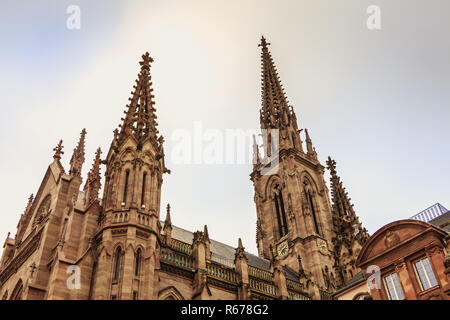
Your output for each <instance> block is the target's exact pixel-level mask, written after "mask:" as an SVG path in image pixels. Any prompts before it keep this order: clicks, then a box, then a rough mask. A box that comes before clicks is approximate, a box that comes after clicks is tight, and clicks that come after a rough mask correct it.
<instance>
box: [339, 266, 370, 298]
mask: <svg viewBox="0 0 450 320" xmlns="http://www.w3.org/2000/svg"><path fill="white" fill-rule="evenodd" d="M364 281H365V279H364V270H361V271H360V272H358V273H357V274H355V276H354V277H353V278H351V279H350V280H349V281H348V282H347V283H346V284H345V285H344V286H343V287H341V288H340V289H339V290H337V291H336V292H335V293H334V294H333V296H336V295H337V294H339V293H341V292H344V291H345V290H347V289H349V288H351V287H353V286H354V285H356V284H359V283H361V282H364Z"/></svg>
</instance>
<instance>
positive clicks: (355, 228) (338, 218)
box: [327, 157, 369, 242]
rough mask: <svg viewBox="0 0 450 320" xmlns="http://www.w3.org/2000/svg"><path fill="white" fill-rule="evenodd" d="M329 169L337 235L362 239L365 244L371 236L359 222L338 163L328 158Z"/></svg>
mask: <svg viewBox="0 0 450 320" xmlns="http://www.w3.org/2000/svg"><path fill="white" fill-rule="evenodd" d="M327 169H328V170H330V180H331V197H332V210H333V220H334V226H335V232H336V234H338V235H341V236H343V237H346V238H348V239H352V238H353V237H355V236H356V237H358V238H361V240H362V242H365V241H366V240H367V239H368V237H369V235H368V233H367V230H366V229H365V228H363V227H362V226H361V223H360V222H359V219H358V216H357V215H356V213H355V211H354V209H353V204H351V202H350V200H351V198H350V197H349V196H348V193H347V192H346V191H345V188H344V186H343V184H342V181H341V179H340V177H339V176H338V175H337V172H336V161H334V160H332V159H331V157H328V160H327Z"/></svg>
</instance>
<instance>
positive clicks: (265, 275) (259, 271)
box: [248, 266, 273, 282]
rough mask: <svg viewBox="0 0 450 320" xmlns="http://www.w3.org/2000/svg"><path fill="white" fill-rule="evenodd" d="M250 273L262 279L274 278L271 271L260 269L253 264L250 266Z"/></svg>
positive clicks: (270, 279) (251, 275)
mask: <svg viewBox="0 0 450 320" xmlns="http://www.w3.org/2000/svg"><path fill="white" fill-rule="evenodd" d="M248 275H249V276H250V277H254V278H258V279H262V280H266V281H269V282H271V281H272V280H273V275H272V273H271V272H269V271H265V270H262V269H258V268H255V267H252V266H248Z"/></svg>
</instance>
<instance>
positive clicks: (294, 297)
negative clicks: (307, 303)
mask: <svg viewBox="0 0 450 320" xmlns="http://www.w3.org/2000/svg"><path fill="white" fill-rule="evenodd" d="M288 300H311V298H310V297H308V296H307V295H305V294H301V293H298V292H294V291H290V290H288Z"/></svg>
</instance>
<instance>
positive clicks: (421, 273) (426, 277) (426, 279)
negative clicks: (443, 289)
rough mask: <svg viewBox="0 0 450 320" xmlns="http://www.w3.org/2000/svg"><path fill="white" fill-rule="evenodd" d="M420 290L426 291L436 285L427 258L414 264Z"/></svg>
mask: <svg viewBox="0 0 450 320" xmlns="http://www.w3.org/2000/svg"><path fill="white" fill-rule="evenodd" d="M414 267H415V269H416V273H417V275H418V278H419V280H420V281H419V282H420V285H421V287H422V290H427V289H430V288H432V287H435V286H437V285H438V283H437V280H436V277H435V276H434V273H433V269H432V268H431V265H430V261H429V260H428V258H423V259H421V260H419V261H417V262H415V263H414Z"/></svg>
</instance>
